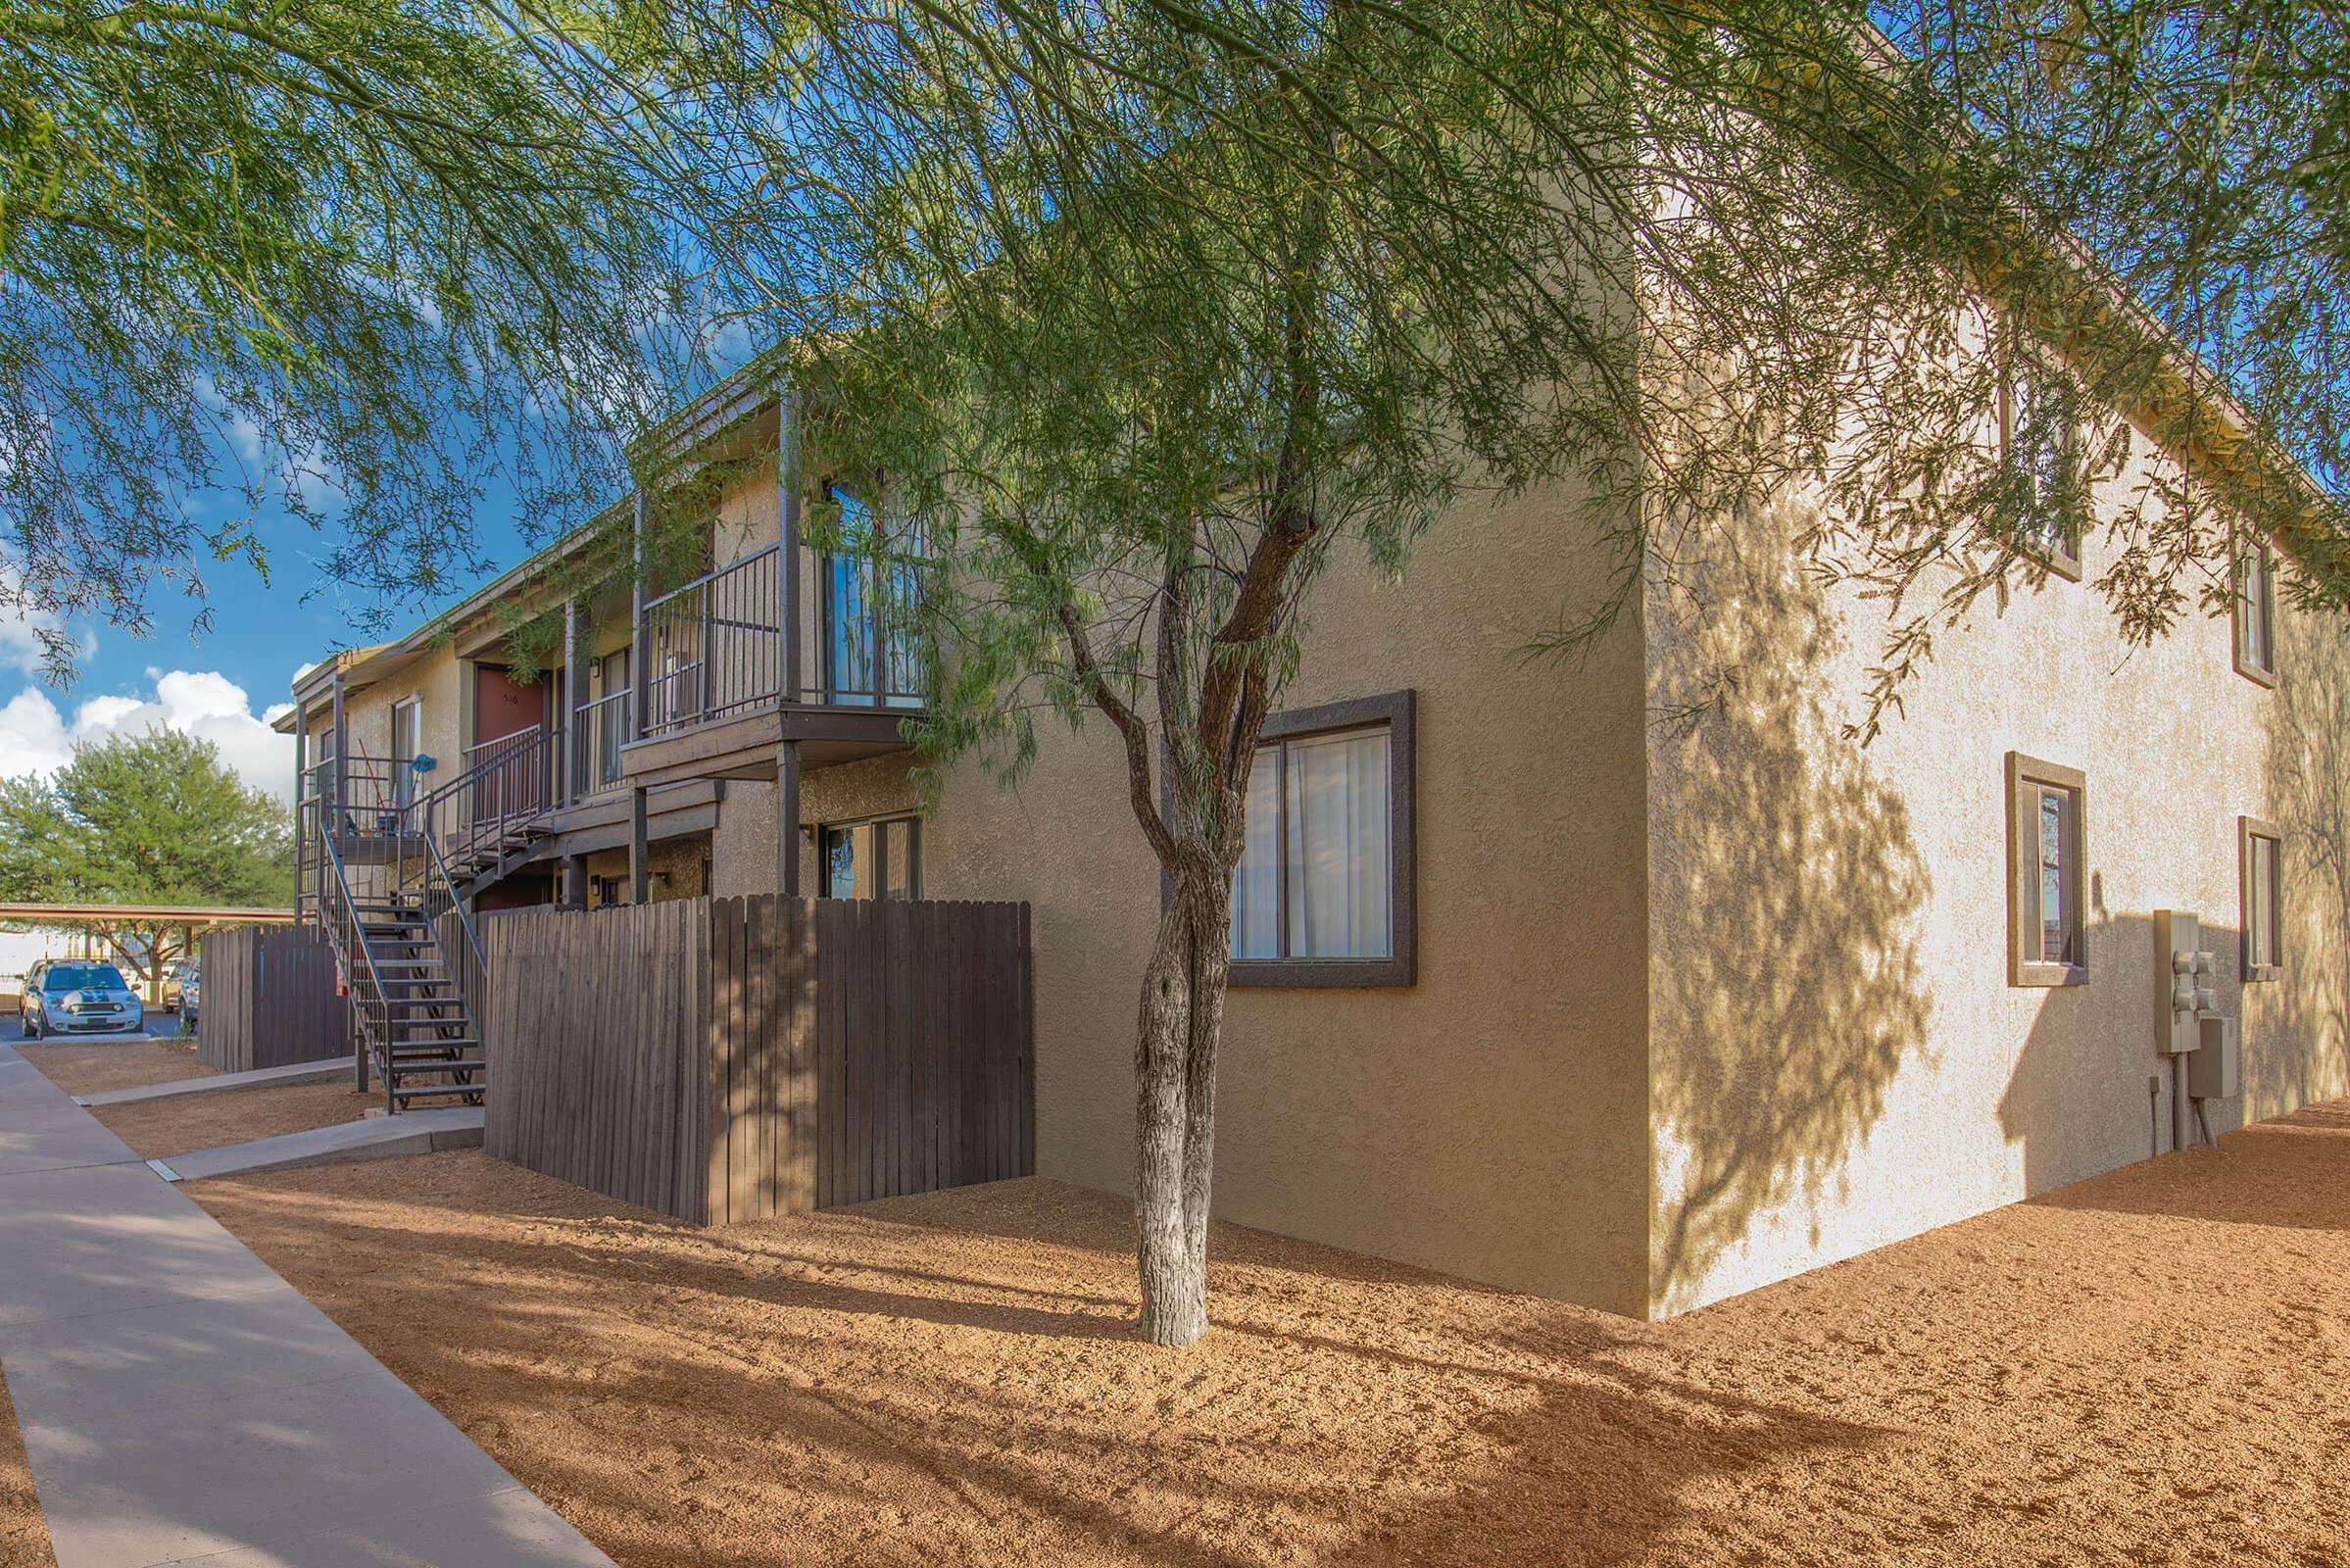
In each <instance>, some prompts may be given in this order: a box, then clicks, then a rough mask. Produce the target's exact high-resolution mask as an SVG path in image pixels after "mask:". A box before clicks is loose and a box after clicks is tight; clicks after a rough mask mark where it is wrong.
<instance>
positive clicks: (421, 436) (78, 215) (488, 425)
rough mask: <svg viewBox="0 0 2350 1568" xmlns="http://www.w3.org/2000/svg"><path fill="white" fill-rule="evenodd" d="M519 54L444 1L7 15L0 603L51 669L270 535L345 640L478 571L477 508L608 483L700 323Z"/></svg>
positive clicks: (540, 501) (576, 494) (534, 514)
mask: <svg viewBox="0 0 2350 1568" xmlns="http://www.w3.org/2000/svg"><path fill="white" fill-rule="evenodd" d="M535 60H536V56H535V54H534V53H533V51H532V50H531V49H530V48H529V47H528V46H527V45H526V44H525V43H524V42H523V41H521V40H518V39H516V38H515V37H514V35H513V34H512V33H511V32H510V31H508V30H507V29H506V27H505V26H504V25H503V24H502V23H501V22H500V21H499V20H498V19H497V18H496V16H495V15H494V14H493V13H492V12H491V11H490V10H488V9H485V8H481V7H476V6H473V5H468V4H462V3H460V4H451V3H445V0H423V3H401V4H392V3H388V0H291V3H287V4H278V5H271V6H266V7H252V6H231V5H210V4H203V3H193V4H189V3H179V0H152V3H151V0H128V3H122V4H114V3H102V0H12V3H11V4H9V5H8V6H6V7H4V8H0V614H7V615H9V616H11V617H12V618H19V619H24V620H27V621H29V622H31V623H32V624H33V625H34V627H35V628H36V630H38V631H39V632H40V634H41V635H42V636H43V637H44V638H45V639H46V642H47V652H48V656H49V663H50V665H51V670H52V673H53V674H57V675H60V676H62V675H64V674H65V673H66V672H67V670H68V667H69V666H70V664H71V662H72V660H73V648H74V646H75V643H76V641H77V639H76V636H75V634H74V633H73V631H72V629H71V628H70V627H68V626H67V625H66V624H65V621H66V618H67V617H70V616H82V617H90V618H105V619H108V620H111V621H113V622H114V623H116V624H119V625H122V626H124V627H127V628H130V629H132V630H134V631H145V630H147V629H149V628H150V626H151V624H152V610H153V594H154V590H155V589H156V587H157V585H158V584H162V585H164V586H166V587H167V588H168V589H170V590H171V591H173V592H177V593H183V594H186V595H189V596H193V597H194V598H196V599H197V600H198V601H201V599H202V596H203V592H204V583H205V578H206V574H207V571H208V570H209V569H211V568H213V567H215V566H216V564H219V563H220V562H223V561H233V562H237V563H241V564H244V565H245V566H249V567H251V568H254V569H259V570H262V571H264V572H265V573H266V572H268V571H269V570H270V569H271V567H272V565H273V564H274V563H275V562H276V561H277V560H278V559H279V558H280V556H281V554H282V552H283V549H284V548H285V545H286V541H285V538H284V530H283V529H282V528H272V527H270V526H269V525H268V523H267V522H266V520H265V519H267V518H269V516H271V515H284V516H287V517H290V518H292V519H294V521H295V522H296V524H297V525H308V526H309V527H310V528H313V529H316V530H318V534H319V539H318V544H317V545H316V546H315V547H312V548H313V549H315V551H316V553H317V555H318V558H319V562H318V564H319V569H320V572H321V574H322V575H323V576H324V577H326V578H328V579H332V580H335V581H338V582H340V583H342V584H346V585H348V586H349V587H350V588H352V589H353V590H354V592H353V595H352V602H353V603H354V604H355V605H356V606H357V607H358V610H359V613H360V618H361V619H362V620H363V621H364V620H367V619H368V618H369V617H370V616H372V617H375V618H380V617H381V616H382V615H383V614H384V613H386V607H387V606H388V605H390V604H394V603H397V602H400V601H403V600H414V599H416V598H420V597H429V596H431V595H433V594H436V593H439V592H442V591H444V590H445V589H446V588H447V587H449V586H452V585H454V584H456V583H457V582H459V581H461V580H462V579H463V578H464V577H465V576H466V575H468V574H469V573H470V572H471V571H472V570H473V568H474V567H475V566H476V564H477V562H478V555H479V551H478V548H477V545H476V542H475V534H474V518H475V514H476V511H477V510H478V508H479V506H480V503H481V501H482V498H483V497H484V495H485V493H489V492H491V491H493V489H494V490H495V491H496V492H497V493H499V494H500V495H501V496H502V497H503V496H506V495H511V496H512V497H513V504H514V506H516V507H517V508H518V509H519V512H520V514H521V515H522V518H523V520H524V523H525V526H526V527H527V526H530V525H533V524H535V523H536V522H537V521H539V520H541V519H553V518H556V517H559V516H565V515H576V514H577V513H578V512H580V511H581V510H583V501H584V500H585V499H587V498H596V497H601V496H602V495H603V494H606V493H608V492H609V491H610V490H612V489H613V488H616V487H617V484H618V482H619V479H620V477H621V476H622V475H624V472H625V468H624V462H623V459H622V456H621V452H620V446H621V443H622V442H623V441H624V439H625V438H626V437H627V436H628V435H630V434H631V433H633V431H634V429H635V424H636V420H637V417H638V414H639V411H641V410H642V409H644V408H646V407H649V406H652V405H653V404H655V403H658V402H659V401H661V400H665V399H667V398H669V397H671V396H673V395H674V394H675V392H676V391H677V385H678V382H679V380H680V379H681V378H682V377H683V376H684V375H686V374H688V373H690V371H689V370H687V369H686V368H684V367H685V363H686V359H690V353H691V343H690V319H689V318H688V317H685V316H681V315H680V314H679V312H680V310H681V308H682V307H683V304H684V301H683V292H684V288H683V285H682V283H681V282H680V278H681V273H680V272H679V271H678V269H677V267H676V260H677V258H676V255H675V252H674V250H673V248H672V245H671V240H670V234H669V231H668V230H666V229H665V228H664V227H663V225H662V224H661V222H660V221H659V219H658V215H657V214H656V213H655V212H654V211H653V209H652V208H651V207H650V206H649V205H648V204H647V202H646V200H645V197H646V194H647V193H646V191H645V188H644V187H643V186H642V185H640V184H638V183H637V182H635V181H634V180H633V178H632V177H631V176H630V174H629V172H628V170H627V169H626V167H625V166H624V165H623V164H622V163H620V162H619V161H617V160H615V159H613V158H612V156H611V155H610V153H609V150H608V149H607V148H605V146H604V145H603V143H602V142H601V141H600V140H599V139H598V137H597V136H596V134H595V133H594V129H595V128H594V126H593V125H592V124H591V123H588V122H586V121H584V120H583V119H582V118H581V117H580V116H579V115H578V114H577V113H576V112H574V111H573V110H572V109H571V108H570V107H569V104H570V100H569V99H568V98H565V97H562V96H558V95H557V94H555V93H553V92H551V91H550V90H549V86H550V84H549V83H548V82H547V80H546V79H545V78H544V77H543V76H542V75H541V74H540V73H538V71H537V70H536V67H535ZM664 324H668V325H675V326H680V327H685V328H687V330H686V331H685V332H684V333H683V335H682V336H681V335H680V334H679V333H678V332H664V331H662V330H661V327H662V326H663V325H664ZM680 355H684V356H685V357H686V358H685V359H681V358H680V357H679V356H680ZM294 537H296V538H299V537H300V531H299V526H298V527H297V530H296V532H295V534H294ZM272 544H275V545H276V546H277V547H278V548H277V549H276V550H274V551H273V550H272V548H271V546H272ZM202 624H203V620H202V617H201V614H200V615H199V627H200V628H201V626H202Z"/></svg>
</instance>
